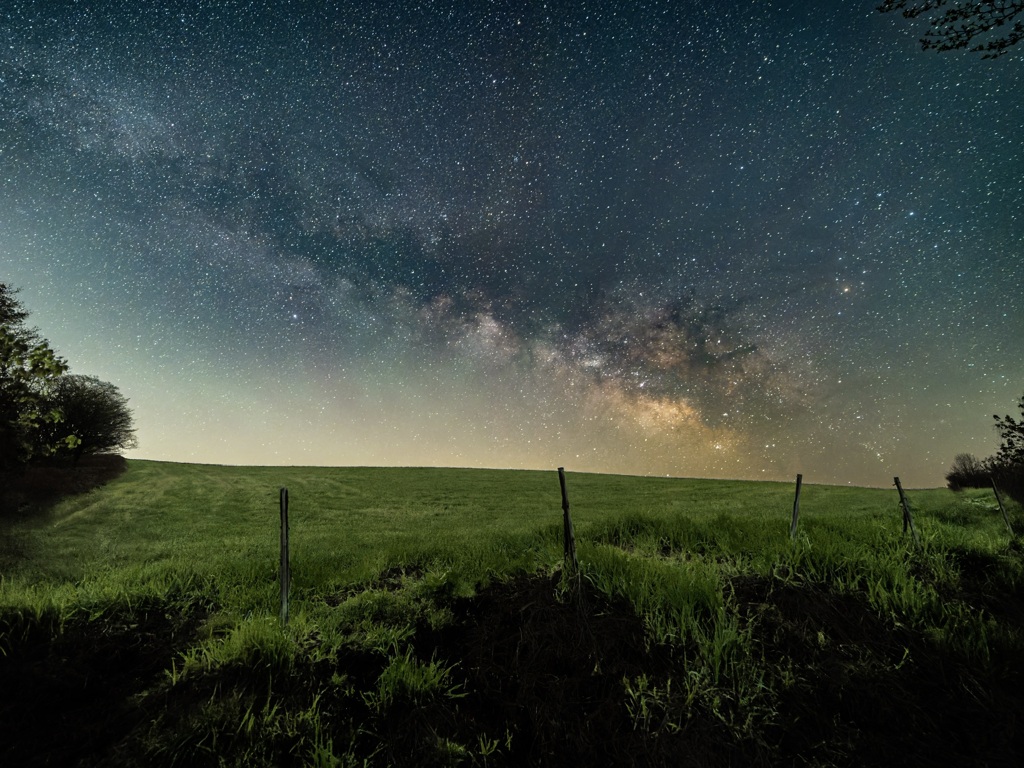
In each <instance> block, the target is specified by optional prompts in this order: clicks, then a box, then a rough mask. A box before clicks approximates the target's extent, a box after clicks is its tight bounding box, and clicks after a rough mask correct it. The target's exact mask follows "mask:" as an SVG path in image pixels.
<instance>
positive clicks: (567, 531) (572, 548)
mask: <svg viewBox="0 0 1024 768" xmlns="http://www.w3.org/2000/svg"><path fill="white" fill-rule="evenodd" d="M558 485H559V486H561V488H562V540H563V548H564V550H565V561H566V564H567V565H568V566H569V567H570V568H571V569H572V571H573V573H575V572H576V571H578V570H579V567H580V564H579V561H578V560H577V559H576V534H575V533H574V532H573V530H572V517H571V516H570V515H569V494H568V493H566V491H565V467H559V468H558Z"/></svg>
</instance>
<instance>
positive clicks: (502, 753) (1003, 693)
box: [0, 562, 1024, 766]
mask: <svg viewBox="0 0 1024 768" xmlns="http://www.w3.org/2000/svg"><path fill="white" fill-rule="evenodd" d="M966 565H967V567H969V568H974V569H975V570H976V572H977V574H978V583H979V584H981V583H982V581H981V579H982V577H983V575H984V571H985V568H987V567H989V564H988V563H985V562H978V563H973V564H970V563H968V564H966ZM408 575H409V574H392V575H391V576H389V575H387V574H385V575H384V576H382V578H381V581H380V583H379V584H377V585H375V586H376V588H388V585H389V583H392V582H393V583H394V584H396V585H397V584H398V583H399V581H400V577H402V576H408ZM396 588H397V587H396ZM730 590H731V592H732V594H733V596H734V600H735V604H736V605H738V607H739V610H740V612H741V615H742V616H743V617H744V621H746V622H751V623H753V632H754V637H755V640H756V647H757V648H758V649H759V650H760V652H761V656H762V660H761V662H760V663H761V665H762V668H763V671H764V681H763V684H764V685H765V686H768V687H769V688H770V689H772V690H774V691H775V692H776V694H774V695H773V696H771V697H767V698H765V699H764V701H766V702H768V703H769V705H770V706H762V709H763V710H764V711H755V712H753V715H752V717H753V720H752V721H751V722H749V723H746V724H745V723H743V722H737V721H736V719H735V717H734V715H735V713H737V712H741V711H743V710H742V709H741V707H740V703H739V702H729V701H721V702H719V703H718V704H719V706H718V707H717V708H716V707H715V706H713V704H714V702H711V703H709V702H708V700H707V699H702V698H700V697H698V698H696V699H694V698H693V697H689V699H688V694H687V688H686V685H685V680H686V676H687V673H688V669H687V656H688V654H690V653H694V652H696V649H695V648H692V647H690V648H688V647H685V646H684V647H675V648H671V649H670V648H668V647H665V646H654V647H650V646H649V645H648V644H647V643H645V639H644V638H645V633H644V627H643V624H642V622H641V620H640V619H639V618H638V617H637V616H636V614H635V613H634V611H633V609H632V608H631V607H630V605H628V604H627V603H625V602H620V601H614V600H609V599H608V598H607V597H606V596H604V595H603V594H601V593H598V592H597V591H596V590H594V589H593V588H591V587H590V586H589V585H588V583H587V582H586V581H582V582H578V583H576V584H575V585H572V584H570V585H569V587H568V588H567V587H566V584H565V583H564V582H561V581H560V579H559V578H557V577H551V576H531V575H524V576H521V577H519V578H516V579H514V580H512V581H508V582H504V583H498V584H495V585H492V586H490V587H488V588H486V589H484V590H483V591H482V592H481V593H480V594H478V595H477V596H475V597H472V598H466V599H456V598H453V599H452V602H451V608H452V610H453V612H454V617H455V618H454V621H453V622H452V623H451V624H450V625H449V626H447V627H445V628H444V629H443V630H431V629H430V628H429V627H418V628H417V630H416V633H415V635H414V636H413V637H412V640H411V653H412V654H413V655H414V656H415V657H416V658H418V659H421V660H423V661H429V660H437V661H442V662H443V666H444V667H446V668H450V669H451V679H450V681H449V682H450V685H449V695H443V696H442V695H437V696H429V695H428V696H420V697H417V696H409V697H406V698H403V697H402V696H401V695H398V696H396V697H395V698H394V700H392V701H390V702H389V703H388V705H387V706H386V707H385V708H383V709H381V707H380V706H379V704H378V706H371V703H370V702H369V701H368V700H367V698H366V697H365V696H364V695H363V694H364V693H365V692H366V691H369V690H372V689H373V688H374V686H375V684H376V682H377V680H378V678H379V677H380V675H381V674H382V672H383V671H384V670H385V668H386V666H387V665H388V663H389V658H388V655H387V654H386V653H373V652H368V651H365V650H357V649H355V648H353V649H352V650H351V651H348V652H344V651H343V652H341V653H339V654H337V655H335V656H334V657H332V658H328V659H321V660H319V661H316V662H313V661H310V659H313V658H315V656H316V654H313V653H303V652H301V651H300V652H299V653H298V654H297V655H296V656H295V657H294V658H293V659H292V660H291V661H290V662H289V663H287V664H284V665H282V664H280V663H277V662H273V661H271V660H266V659H264V660H261V659H253V660H252V663H251V664H250V665H248V666H246V667H244V668H243V667H238V666H236V667H231V668H220V669H218V670H217V671H216V673H206V674H196V675H192V676H191V677H188V678H186V679H185V680H183V681H179V682H178V683H177V684H174V685H172V684H171V683H170V681H169V678H168V675H167V674H166V673H165V670H167V669H170V668H171V665H172V662H173V661H174V659H175V658H176V655H177V654H178V653H179V652H181V651H183V650H185V649H186V648H187V647H189V646H190V645H191V644H192V643H194V642H196V640H197V637H196V633H197V628H198V627H199V626H200V624H201V622H202V621H203V620H204V619H205V618H206V614H207V612H208V611H209V610H210V608H209V606H205V607H204V606H192V607H191V608H189V609H186V610H182V609H181V608H180V607H177V608H171V607H170V606H166V605H136V606H133V607H132V609H131V610H127V609H123V610H117V611H111V612H107V613H104V614H102V615H100V616H96V617H88V616H80V617H78V618H76V619H74V620H73V621H71V622H70V623H66V624H65V625H64V626H63V627H61V626H59V625H58V624H57V623H56V619H52V617H51V618H50V619H48V618H47V617H46V616H44V617H42V618H41V619H35V618H33V619H31V620H29V619H28V618H26V617H22V616H16V615H3V616H0V639H2V642H3V647H2V651H3V653H2V655H0V765H3V766H75V765H81V766H100V765H116V766H120V765H210V766H215V765H224V764H226V765H236V764H237V765H242V764H263V765H279V766H289V765H301V764H304V762H306V761H308V760H310V759H311V758H310V757H309V755H308V754H305V755H301V754H296V749H297V747H296V745H297V744H298V741H299V738H300V736H302V737H307V738H308V734H302V733H301V724H300V725H297V726H296V731H295V732H293V733H285V732H281V731H280V730H277V731H261V730H260V726H259V718H258V717H255V716H254V714H253V713H257V714H258V712H259V711H260V710H261V709H265V708H266V707H268V706H273V707H279V708H283V709H286V710H292V711H294V712H296V713H301V712H302V711H305V710H308V708H309V707H311V706H316V707H318V708H319V711H320V712H321V713H322V715H323V717H322V721H323V722H326V723H328V724H329V725H328V727H329V728H330V730H331V733H329V734H320V735H319V738H320V740H321V741H322V742H327V741H329V742H330V743H331V744H333V750H334V752H335V754H342V753H345V754H347V755H348V756H349V757H350V758H352V764H359V765H362V764H363V760H364V759H365V760H367V761H368V764H371V765H401V766H406V765H409V766H415V765H456V764H464V765H473V764H487V765H506V766H513V765H570V764H571V765H596V766H611V765H622V766H627V765H637V766H728V765H848V766H860V765H876V766H882V765H915V766H923V765H928V766H938V765H951V766H952V765H957V766H966V765H979V766H980V765H988V766H1017V765H1020V764H1022V763H1021V758H1022V756H1024V706H1022V701H1024V697H1022V694H1021V690H1022V689H1021V683H1022V675H1021V672H1022V670H1024V660H1022V659H1020V658H1018V657H1015V656H1013V655H1011V654H1008V653H1007V655H1006V657H1002V656H1001V655H1000V654H1002V653H1003V650H1001V649H1002V648H1004V647H1008V646H1006V645H1005V644H1004V643H1001V641H999V640H998V638H994V639H992V641H991V642H990V644H989V653H990V654H991V655H990V663H989V664H988V665H987V668H988V669H989V670H995V673H994V674H989V676H988V677H985V678H982V677H979V676H978V672H977V670H976V669H975V668H972V667H971V666H970V665H968V664H965V663H964V662H963V661H962V660H960V657H959V656H957V655H956V654H953V653H947V652H945V651H943V650H942V647H941V646H938V645H936V644H935V643H934V642H933V641H932V640H930V639H929V638H928V637H925V636H924V635H921V634H915V633H914V632H911V631H910V630H907V629H904V628H900V627H898V626H895V625H893V624H891V623H889V622H886V621H885V620H883V619H882V618H880V617H878V616H877V615H876V614H875V613H874V612H873V611H872V610H871V609H870V607H869V606H868V605H867V603H866V601H865V600H863V599H861V598H860V597H858V596H857V595H849V594H847V595H842V594H836V593H831V592H827V591H822V590H820V589H818V588H815V587H813V586H799V587H798V586H793V585H791V584H784V583H781V582H775V581H769V580H765V579H738V580H736V581H734V582H733V583H732V584H731V585H730ZM960 597H964V596H963V595H961V596H960ZM973 597H974V599H975V601H976V602H978V603H984V604H985V606H986V609H987V610H999V611H1003V612H1010V613H1011V614H1012V616H1011V615H1009V614H1007V615H1005V616H1004V618H1007V619H1010V618H1014V619H1016V618H1019V617H1020V616H1021V614H1022V611H1021V607H1022V604H1024V603H1022V601H1021V596H1020V595H991V594H988V595H985V594H978V595H974V596H973ZM979 609H980V608H979ZM1018 626H1020V624H1018ZM311 642H314V643H315V640H313V641H311ZM307 650H312V649H307ZM642 676H643V677H644V679H645V680H646V686H647V687H646V690H647V692H648V693H647V695H643V696H639V697H638V696H636V695H634V696H633V697H632V698H631V697H630V695H628V694H626V693H625V686H624V681H633V682H632V683H631V685H630V689H631V690H633V691H634V694H635V692H636V691H637V689H638V688H640V687H642V686H639V685H638V683H637V682H636V681H637V680H638V678H640V677H642ZM210 702H218V704H217V706H216V707H211V705H210ZM211 718H212V719H213V721H215V722H213V725H212V726H211ZM218 718H219V720H218ZM200 720H201V722H200ZM299 721H301V717H298V716H297V720H296V722H299ZM211 733H214V734H215V735H216V738H214V739H212V740H211V737H210V734H211ZM492 743H493V748H491V745H492ZM453 745H472V746H473V750H471V751H468V752H467V751H463V752H460V751H459V750H458V749H456V748H454V747H453ZM485 752H489V754H487V755H485V759H482V758H481V755H482V754H483V753H485ZM324 764H329V763H327V762H325V763H324ZM340 764H344V763H340Z"/></svg>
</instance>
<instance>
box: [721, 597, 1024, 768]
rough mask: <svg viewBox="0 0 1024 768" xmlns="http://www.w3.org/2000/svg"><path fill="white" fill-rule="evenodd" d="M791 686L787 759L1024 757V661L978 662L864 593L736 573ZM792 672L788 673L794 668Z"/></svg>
mask: <svg viewBox="0 0 1024 768" xmlns="http://www.w3.org/2000/svg"><path fill="white" fill-rule="evenodd" d="M733 589H734V590H735V594H736V598H737V602H738V603H739V605H740V610H741V612H742V613H743V615H744V616H745V617H746V619H747V620H748V621H751V622H754V638H755V640H756V641H757V642H758V643H759V645H760V646H761V650H762V652H763V655H764V659H765V669H766V671H768V672H769V673H770V674H771V675H772V676H773V677H774V678H775V679H774V680H773V686H774V687H775V688H776V689H777V690H778V692H779V698H778V718H777V723H776V725H775V726H772V727H770V728H769V729H768V730H767V731H766V733H765V742H766V744H767V745H768V746H769V749H770V751H771V753H772V754H773V755H775V759H777V760H781V761H784V762H786V763H789V762H791V761H807V762H809V763H811V764H825V765H850V766H854V765H876V766H888V765H958V766H962V765H1017V764H1019V763H1018V762H1017V761H1018V759H1019V758H1020V757H1021V756H1022V755H1024V731H1022V730H1021V726H1020V725H1019V723H1021V722H1024V720H1022V717H1024V708H1022V705H1021V704H1022V699H1021V695H1020V692H1019V691H1020V682H1021V680H1020V671H1021V668H1022V666H1021V664H1020V662H1018V663H1017V664H1016V665H1015V669H1014V670H1013V671H1011V673H1010V674H1009V675H1008V676H1000V675H996V674H993V672H992V670H991V668H990V669H988V670H986V669H982V668H979V667H977V666H974V667H972V665H971V664H970V663H969V662H968V661H967V660H965V659H963V658H962V657H959V656H957V655H956V654H955V653H954V652H952V651H951V650H950V649H948V648H944V647H942V646H941V645H939V644H936V643H935V642H934V641H932V640H930V639H929V638H928V637H926V636H924V635H922V634H921V633H919V632H914V631H911V630H910V629H907V628H904V627H900V626H897V625H895V624H894V623H892V622H890V621H886V620H884V619H883V618H882V617H880V616H878V614H877V613H875V612H874V611H873V610H872V608H871V606H870V605H869V604H868V602H867V600H866V599H865V598H864V597H863V596H861V595H854V594H842V593H836V592H831V591H829V590H826V589H824V588H821V587H816V586H810V585H804V586H800V587H797V586H793V585H787V584H781V583H778V582H773V581H771V580H767V579H762V578H744V579H737V580H735V581H734V582H733ZM783 676H785V678H786V679H785V680H783V679H782V677H783Z"/></svg>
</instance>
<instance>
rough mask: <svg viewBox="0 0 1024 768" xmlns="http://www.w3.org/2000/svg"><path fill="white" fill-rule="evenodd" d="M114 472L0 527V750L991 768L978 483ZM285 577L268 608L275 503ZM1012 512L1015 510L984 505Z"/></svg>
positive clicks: (995, 612) (1010, 562) (993, 621)
mask: <svg viewBox="0 0 1024 768" xmlns="http://www.w3.org/2000/svg"><path fill="white" fill-rule="evenodd" d="M567 479H568V487H569V496H570V501H571V502H572V510H573V521H574V524H575V532H576V539H577V544H578V552H579V561H580V570H579V572H578V573H571V572H566V571H565V570H564V569H563V564H562V522H561V508H560V497H559V490H558V478H557V474H556V473H555V472H554V471H552V472H526V471H496V470H495V471H491V470H453V469H360V468H252V467H219V466H203V465H184V464H169V463H160V462H148V461H131V462H129V463H128V469H127V471H126V472H125V473H124V474H123V475H121V476H120V477H118V478H116V479H114V480H112V481H111V482H109V483H108V484H106V485H104V486H102V487H100V488H97V489H94V490H91V491H89V492H87V493H83V494H79V495H75V496H70V497H67V498H64V499H63V500H61V501H60V502H59V503H56V504H53V505H51V506H48V507H47V508H45V509H43V510H41V511H37V512H35V513H34V514H26V513H20V514H13V513H10V512H8V514H6V515H5V516H3V517H0V730H2V731H4V732H3V733H2V738H0V764H3V765H19V766H20V765H181V766H198V765H210V766H220V765H232V766H234V765H237V766H261V765H265V766H285V765H316V766H330V765H344V766H348V765H352V766H357V765H358V766H362V765H467V766H468V765H557V764H565V763H569V762H572V763H577V762H583V761H588V762H589V763H590V764H593V765H673V766H675V765H684V766H685V765H695V766H696V765H710V766H714V765H740V764H742V765H758V764H763V765H778V764H803V765H851V766H852V765H894V764H907V765H940V764H941V765H954V764H955V765H1017V764H1019V763H1020V760H1021V758H1022V755H1024V730H1022V729H1024V725H1022V724H1024V706H1022V703H1024V696H1022V694H1021V690H1022V688H1021V683H1022V679H1021V678H1022V672H1024V634H1022V632H1024V597H1022V585H1024V556H1022V548H1021V546H1020V544H1019V543H1018V541H1016V540H1014V539H1012V538H1011V536H1010V535H1009V533H1008V532H1007V530H1006V527H1005V525H1004V523H1003V520H1002V517H1001V516H1000V514H999V512H998V509H997V508H996V505H995V500H994V498H993V496H992V493H991V492H990V491H967V492H964V493H962V494H953V493H951V492H949V491H946V490H926V491H922V490H916V491H914V490H911V491H909V492H908V493H909V496H910V499H911V502H912V504H913V506H914V511H915V523H916V525H917V529H918V532H919V533H920V536H921V539H922V546H921V547H920V548H918V547H915V546H914V543H913V540H912V539H910V538H909V537H907V536H904V535H903V534H902V526H901V516H900V511H899V509H898V506H897V503H898V499H897V496H896V492H895V490H884V489H863V488H840V487H831V486H818V485H805V486H804V488H803V494H802V497H801V519H800V526H799V530H798V534H797V537H796V539H795V540H790V537H789V522H790V513H791V510H792V503H793V487H792V485H790V484H780V483H751V482H725V481H708V480H684V479H661V478H636V477H621V476H609V475H587V474H574V473H572V472H569V473H568V474H567ZM282 486H286V487H287V488H288V489H289V494H290V501H291V504H290V517H291V537H290V538H291V553H292V558H291V561H292V589H291V605H290V619H289V622H288V624H287V625H286V626H282V624H281V622H280V620H279V617H278V613H279V586H278V580H277V579H278V536H279V517H278V491H279V488H280V487H282ZM1008 509H1009V512H1010V515H1011V522H1013V523H1014V525H1015V528H1016V529H1017V530H1021V529H1024V519H1022V515H1021V509H1020V507H1019V506H1017V505H1014V504H1012V503H1010V504H1008Z"/></svg>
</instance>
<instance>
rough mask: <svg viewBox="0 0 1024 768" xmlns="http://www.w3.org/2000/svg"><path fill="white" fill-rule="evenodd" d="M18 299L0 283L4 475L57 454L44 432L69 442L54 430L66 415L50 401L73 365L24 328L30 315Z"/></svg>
mask: <svg viewBox="0 0 1024 768" xmlns="http://www.w3.org/2000/svg"><path fill="white" fill-rule="evenodd" d="M15 293H16V291H15V290H14V289H13V288H12V287H11V286H9V285H8V284H6V283H0V471H2V470H7V469H11V468H13V467H16V466H19V465H22V464H24V463H25V462H27V461H29V460H30V459H31V458H33V456H35V455H38V454H39V453H49V452H52V451H53V450H54V449H55V448H56V444H55V443H53V442H51V443H47V442H46V441H44V440H42V439H41V436H40V435H41V432H42V431H43V430H44V429H46V430H47V432H48V433H49V437H50V438H51V439H54V440H57V441H61V440H66V439H67V433H66V432H65V433H64V434H63V435H61V434H60V430H58V429H56V428H54V427H55V425H56V424H57V423H58V422H59V421H60V418H61V415H60V412H59V411H58V410H56V409H54V408H52V407H51V406H50V405H49V402H48V400H47V395H48V393H49V389H50V387H51V386H52V384H53V382H54V380H56V379H57V378H58V377H60V376H61V375H63V374H64V373H65V372H66V371H67V369H68V365H67V363H66V362H65V361H64V360H63V359H62V358H60V357H58V356H57V354H56V353H55V352H54V351H53V350H52V349H50V345H49V343H48V342H47V341H46V340H45V339H43V338H41V337H40V336H39V332H38V331H36V330H35V329H33V328H29V327H27V326H26V325H25V320H26V319H27V318H28V312H26V311H25V309H24V308H23V307H22V305H21V302H19V301H18V299H17V297H16V296H15ZM51 428H52V429H51ZM71 442H73V440H72V441H71Z"/></svg>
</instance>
